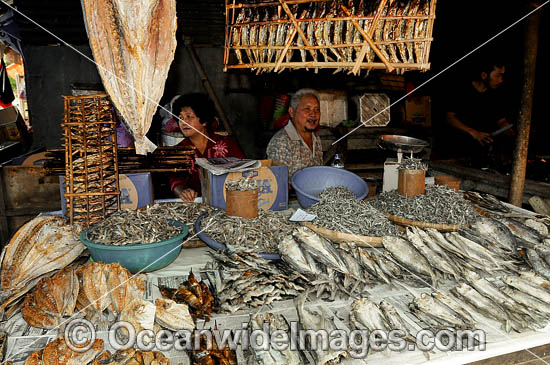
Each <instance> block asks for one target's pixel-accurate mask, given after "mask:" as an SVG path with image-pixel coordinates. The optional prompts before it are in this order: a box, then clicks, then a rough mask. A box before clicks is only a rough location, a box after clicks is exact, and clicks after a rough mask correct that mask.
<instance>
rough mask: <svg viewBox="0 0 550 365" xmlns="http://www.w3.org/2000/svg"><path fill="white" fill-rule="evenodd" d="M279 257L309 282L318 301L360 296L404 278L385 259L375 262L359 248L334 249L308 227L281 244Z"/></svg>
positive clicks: (295, 231) (302, 228)
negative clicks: (372, 287) (377, 285)
mask: <svg viewBox="0 0 550 365" xmlns="http://www.w3.org/2000/svg"><path fill="white" fill-rule="evenodd" d="M279 253H280V255H281V258H282V259H283V261H284V262H285V263H286V264H287V265H288V266H290V267H291V268H292V270H294V271H295V272H298V273H300V274H302V275H303V276H305V277H307V278H308V280H309V283H310V285H311V287H314V288H315V290H316V295H317V297H328V298H329V300H334V299H335V298H336V297H337V296H342V297H350V296H355V295H361V293H363V292H364V291H365V289H366V288H367V286H369V285H371V284H373V283H375V282H376V281H378V280H379V281H385V282H388V283H389V282H390V281H391V278H396V277H398V276H401V270H400V269H399V268H396V265H395V264H393V263H391V262H388V260H386V259H385V258H383V257H382V256H377V257H376V258H375V257H374V256H371V255H370V254H369V253H368V252H367V251H366V250H363V249H359V248H356V247H347V248H341V247H337V246H334V245H333V244H332V243H331V242H330V241H328V240H327V239H325V238H323V237H321V236H319V235H318V234H317V233H315V232H313V231H312V230H310V229H308V228H306V227H298V228H296V229H295V230H294V232H293V234H292V235H289V236H287V237H286V238H285V239H284V240H283V241H282V242H281V243H279ZM378 263H380V265H378ZM382 268H383V269H382Z"/></svg>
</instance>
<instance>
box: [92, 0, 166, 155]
mask: <svg viewBox="0 0 550 365" xmlns="http://www.w3.org/2000/svg"><path fill="white" fill-rule="evenodd" d="M82 4H83V9H84V18H85V21H86V28H87V32H88V38H89V39H90V46H91V48H92V51H93V55H94V59H95V61H96V62H97V64H98V70H99V74H100V75H101V79H102V80H103V85H104V86H105V89H106V90H107V92H108V93H109V96H110V97H111V100H112V101H113V103H114V105H115V106H116V108H117V109H118V111H119V112H120V114H121V115H122V117H123V118H124V120H125V122H126V124H127V126H128V128H129V130H130V133H131V134H132V135H133V137H134V138H135V145H136V152H137V153H138V154H142V155H144V154H146V153H147V152H152V151H154V150H155V148H156V146H155V145H154V144H153V143H152V142H151V141H150V140H149V139H147V137H146V136H145V134H146V133H147V131H149V127H150V126H151V122H152V120H153V114H154V113H155V111H156V109H157V105H158V102H159V100H160V98H161V96H162V93H163V91H164V83H165V82H166V78H167V76H168V70H169V69H170V64H171V63H172V60H173V59H174V52H175V50H176V26H177V24H176V2H175V0H82Z"/></svg>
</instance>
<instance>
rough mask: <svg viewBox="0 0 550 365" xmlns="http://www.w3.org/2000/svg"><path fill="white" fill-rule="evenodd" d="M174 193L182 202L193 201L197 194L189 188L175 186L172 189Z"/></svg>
mask: <svg viewBox="0 0 550 365" xmlns="http://www.w3.org/2000/svg"><path fill="white" fill-rule="evenodd" d="M174 193H176V196H177V197H178V198H180V199H181V200H183V201H184V202H193V201H194V200H195V198H196V197H197V196H198V194H197V192H196V191H195V190H193V189H191V188H187V189H183V188H179V187H177V188H176V189H174Z"/></svg>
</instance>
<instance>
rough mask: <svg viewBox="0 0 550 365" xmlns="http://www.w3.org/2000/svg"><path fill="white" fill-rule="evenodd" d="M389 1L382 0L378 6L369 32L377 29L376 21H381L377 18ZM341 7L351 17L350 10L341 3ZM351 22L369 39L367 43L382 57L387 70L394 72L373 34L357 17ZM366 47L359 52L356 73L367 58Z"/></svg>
mask: <svg viewBox="0 0 550 365" xmlns="http://www.w3.org/2000/svg"><path fill="white" fill-rule="evenodd" d="M387 1H388V0H382V1H381V2H380V6H379V8H378V11H377V13H376V16H375V17H374V21H373V22H372V25H371V28H370V29H369V33H371V32H372V31H373V29H376V23H377V22H378V21H379V20H378V19H377V17H378V15H379V14H380V12H381V11H382V9H383V8H384V6H385V4H386V3H387ZM340 7H341V8H342V10H343V11H344V12H345V13H346V15H347V16H349V17H351V14H350V12H349V10H348V9H347V8H346V7H345V6H344V5H340ZM351 22H352V23H353V26H354V27H355V29H357V31H358V32H359V33H361V35H362V36H363V38H364V39H365V40H366V41H367V43H368V44H369V46H370V47H371V48H372V50H373V51H374V53H376V55H377V56H378V58H380V60H381V61H382V62H383V63H384V65H386V68H387V70H388V71H389V72H392V71H393V70H394V67H393V66H392V65H391V64H390V61H389V60H388V59H387V58H386V57H385V56H384V55H383V54H382V52H380V50H379V49H378V47H377V46H376V44H374V42H373V41H372V39H371V36H372V35H371V34H367V33H365V31H364V30H363V29H362V28H361V26H360V25H359V23H357V21H356V20H355V19H351ZM366 48H367V47H366V46H365V45H364V46H363V47H362V48H361V52H360V53H359V57H357V60H356V62H355V66H354V67H353V70H352V73H354V74H356V73H357V71H358V70H359V67H360V64H361V62H363V58H365V54H366V53H367V49H366ZM361 55H362V57H361Z"/></svg>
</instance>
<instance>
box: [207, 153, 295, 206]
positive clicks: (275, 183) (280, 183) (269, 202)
mask: <svg viewBox="0 0 550 365" xmlns="http://www.w3.org/2000/svg"><path fill="white" fill-rule="evenodd" d="M261 162H262V167H260V168H257V169H254V170H249V171H244V172H231V173H229V174H223V175H214V174H212V173H211V172H209V171H208V170H206V169H203V168H201V191H202V201H203V203H206V204H210V205H212V206H214V207H218V208H220V209H224V210H225V180H227V179H230V180H237V179H240V178H241V177H249V176H252V177H253V178H254V179H255V180H256V182H257V183H258V207H260V208H262V209H263V210H285V209H288V166H273V164H272V161H271V160H263V161H261Z"/></svg>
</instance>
